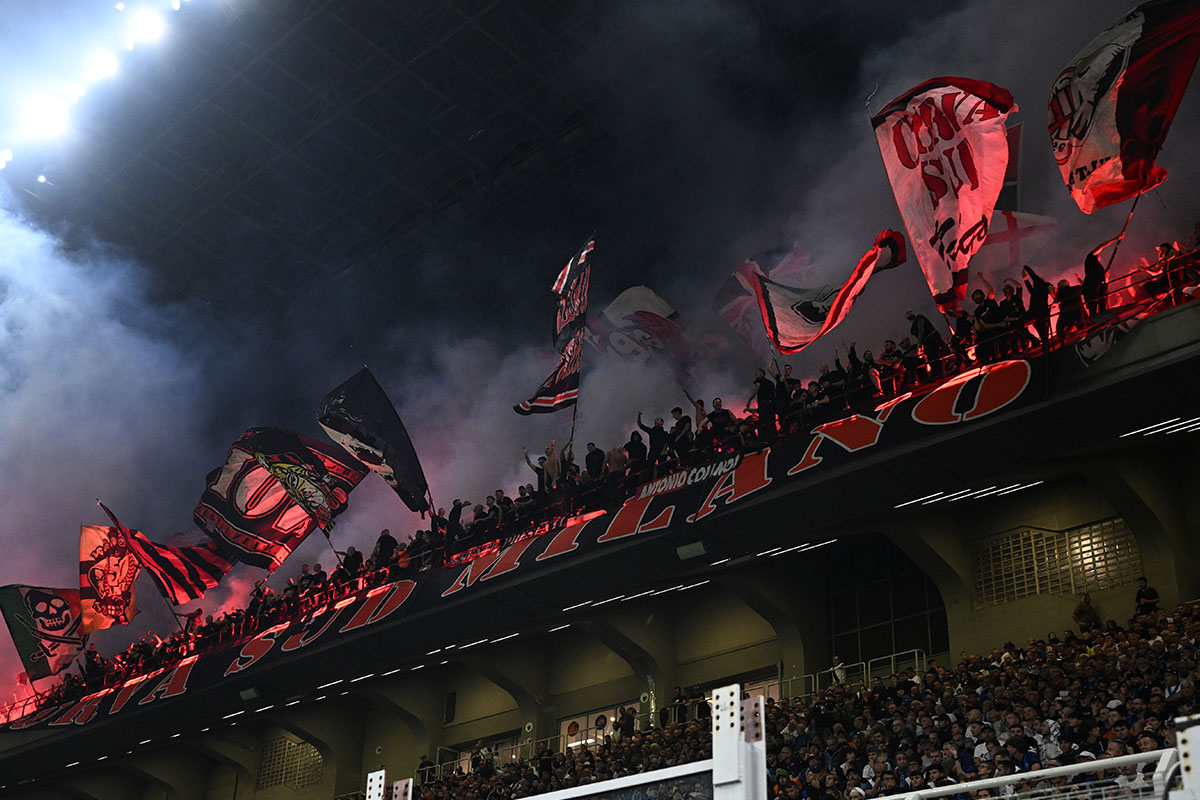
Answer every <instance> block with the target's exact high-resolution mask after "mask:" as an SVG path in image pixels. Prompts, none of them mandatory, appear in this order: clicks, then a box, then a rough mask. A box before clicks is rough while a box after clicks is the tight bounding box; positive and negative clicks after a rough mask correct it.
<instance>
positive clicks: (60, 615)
mask: <svg viewBox="0 0 1200 800" xmlns="http://www.w3.org/2000/svg"><path fill="white" fill-rule="evenodd" d="M0 611H3V612H4V621H5V622H6V623H8V630H9V632H10V633H11V634H12V638H13V644H15V645H16V646H17V654H18V655H20V656H21V663H23V664H24V665H25V671H26V672H27V673H28V674H29V677H30V678H31V679H32V680H38V679H39V678H48V677H50V676H51V675H54V674H55V673H58V672H61V671H62V670H64V669H66V668H67V667H69V666H71V663H72V662H73V661H74V660H75V657H76V656H78V655H79V654H80V653H81V652H83V648H84V644H85V643H86V642H87V637H86V636H84V635H83V634H82V633H81V632H80V625H81V624H82V622H83V617H82V615H81V614H80V606H79V590H78V589H49V588H46V587H43V586H22V585H19V584H11V585H9V586H0Z"/></svg>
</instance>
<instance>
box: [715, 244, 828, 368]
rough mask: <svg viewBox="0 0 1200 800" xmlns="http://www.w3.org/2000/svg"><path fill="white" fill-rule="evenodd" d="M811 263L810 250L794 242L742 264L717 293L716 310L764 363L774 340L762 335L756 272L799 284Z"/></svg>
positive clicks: (767, 359) (793, 284) (789, 284)
mask: <svg viewBox="0 0 1200 800" xmlns="http://www.w3.org/2000/svg"><path fill="white" fill-rule="evenodd" d="M810 266H811V258H810V256H809V253H808V251H807V250H805V249H804V248H802V247H801V246H800V243H799V242H793V243H792V246H791V247H790V248H778V249H775V250H767V251H764V252H762V253H759V254H758V255H756V256H754V257H753V258H750V259H747V260H746V261H745V262H743V263H742V264H741V265H740V266H738V268H737V269H735V270H734V271H733V273H732V274H731V275H730V276H729V277H728V278H726V280H725V283H724V284H722V285H721V288H720V289H719V290H718V291H717V294H716V296H715V297H713V310H714V311H716V312H717V315H718V316H720V317H721V319H723V320H725V322H726V324H728V325H729V327H731V328H733V329H734V330H735V331H737V333H738V335H739V336H740V337H742V341H744V342H745V343H746V344H748V345H750V348H751V349H752V350H754V352H755V353H756V354H757V355H758V357H759V359H760V360H761V361H762V362H763V363H769V362H770V361H771V357H772V356H773V355H774V353H773V352H772V350H771V343H770V341H769V340H768V339H767V338H766V337H764V336H763V335H762V331H763V328H762V314H761V312H760V311H759V307H758V299H757V295H756V294H755V291H754V285H755V283H756V282H757V278H756V277H755V276H757V275H765V276H766V277H768V278H770V279H771V280H772V281H774V282H775V283H778V284H781V285H785V286H795V285H798V284H799V283H801V282H802V281H803V280H804V276H805V273H806V272H807V271H808V269H809V268H810Z"/></svg>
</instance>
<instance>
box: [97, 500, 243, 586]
mask: <svg viewBox="0 0 1200 800" xmlns="http://www.w3.org/2000/svg"><path fill="white" fill-rule="evenodd" d="M100 507H101V508H102V509H104V513H105V514H108V517H109V519H111V520H112V522H113V525H114V526H116V527H115V528H113V529H112V530H115V531H116V532H117V533H118V534H119V535H120V536H121V537H122V540H123V541H124V542H125V545H126V546H127V547H128V549H129V552H130V553H131V554H132V555H133V556H134V557H135V558H136V559H137V562H138V563H139V564H141V566H143V567H145V569H146V572H148V573H149V574H150V577H151V579H153V581H154V583H155V585H156V586H157V587H158V590H159V591H160V592H162V594H163V597H166V598H167V599H168V600H170V601H171V604H172V605H176V606H179V605H183V604H184V603H188V602H191V601H192V600H199V599H200V598H201V597H203V596H204V592H205V590H207V589H211V588H212V587H214V586H216V585H217V584H218V583H220V581H221V578H224V577H225V575H226V574H227V573H228V572H229V570H231V569H233V564H234V561H235V560H236V557H235V556H234V555H233V554H232V553H230V552H229V551H228V550H227V549H226V548H225V546H224V545H222V543H221V542H220V541H218V540H216V539H209V540H207V541H205V542H203V543H201V544H196V545H184V546H182V547H175V546H172V545H166V544H158V543H157V542H152V541H150V538H149V537H148V536H146V534H144V533H142V532H141V531H132V530H130V529H129V528H126V527H125V526H124V525H122V524H121V522H120V521H119V520H118V519H117V517H116V515H115V514H113V512H111V511H109V509H108V506H106V505H104V504H103V503H101V504H100ZM196 535H197V536H200V535H201V534H200V533H199V532H197V533H196Z"/></svg>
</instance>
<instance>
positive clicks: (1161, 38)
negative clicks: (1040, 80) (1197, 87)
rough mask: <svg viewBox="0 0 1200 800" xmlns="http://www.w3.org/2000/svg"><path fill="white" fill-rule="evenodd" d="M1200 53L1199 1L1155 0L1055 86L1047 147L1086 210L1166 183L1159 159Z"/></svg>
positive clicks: (1091, 48) (1088, 51) (1090, 47)
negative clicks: (1157, 164)
mask: <svg viewBox="0 0 1200 800" xmlns="http://www.w3.org/2000/svg"><path fill="white" fill-rule="evenodd" d="M1198 58H1200V4H1198V3H1196V2H1195V0H1157V2H1151V3H1144V4H1142V5H1140V6H1138V7H1137V8H1135V9H1134V10H1133V11H1131V12H1130V13H1129V14H1127V15H1125V16H1124V17H1122V18H1121V19H1119V20H1117V22H1115V23H1113V24H1112V25H1111V26H1110V27H1108V28H1107V29H1105V30H1104V31H1103V32H1102V33H1101V34H1100V35H1099V36H1097V37H1096V38H1095V39H1093V40H1092V41H1090V42H1089V43H1088V44H1087V46H1086V47H1084V48H1083V49H1082V50H1080V51H1079V52H1078V53H1077V54H1076V55H1075V58H1074V60H1073V61H1072V62H1071V64H1070V65H1069V66H1067V68H1066V69H1064V70H1063V71H1062V74H1060V75H1059V76H1058V80H1056V81H1055V82H1054V87H1053V88H1052V89H1051V91H1050V102H1049V106H1048V112H1049V120H1048V130H1049V133H1050V146H1051V148H1052V149H1053V151H1054V160H1055V161H1056V162H1058V168H1059V170H1060V171H1061V172H1062V177H1063V181H1064V182H1065V183H1066V185H1067V188H1068V189H1069V190H1070V191H1071V197H1072V198H1073V199H1074V200H1075V202H1076V203H1077V204H1078V205H1079V208H1080V209H1081V210H1082V211H1083V213H1085V214H1090V213H1092V212H1093V211H1095V210H1096V209H1098V208H1104V207H1105V206H1108V205H1112V204H1113V203H1119V202H1121V201H1122V200H1125V199H1127V198H1130V197H1133V196H1135V195H1137V194H1140V193H1141V192H1145V191H1149V190H1150V189H1153V188H1154V187H1155V186H1157V185H1158V184H1160V183H1162V182H1163V180H1165V179H1166V177H1167V171H1166V170H1165V169H1163V168H1162V167H1157V166H1155V164H1154V161H1155V159H1156V158H1157V157H1158V151H1159V150H1161V149H1162V146H1163V141H1164V140H1165V139H1166V138H1167V131H1168V129H1170V127H1171V122H1172V121H1173V120H1174V119H1175V111H1176V109H1178V108H1179V101H1180V100H1181V98H1182V97H1183V93H1184V90H1186V89H1187V85H1188V81H1189V80H1190V79H1191V77H1192V72H1193V71H1194V70H1195V68H1196V61H1197V59H1198Z"/></svg>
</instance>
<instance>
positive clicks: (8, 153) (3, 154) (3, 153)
mask: <svg viewBox="0 0 1200 800" xmlns="http://www.w3.org/2000/svg"><path fill="white" fill-rule="evenodd" d="M12 160H13V151H12V150H9V149H8V148H7V147H6V148H4V149H3V150H0V161H3V162H4V163H6V164H7V163H8V162H9V161H12Z"/></svg>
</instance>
